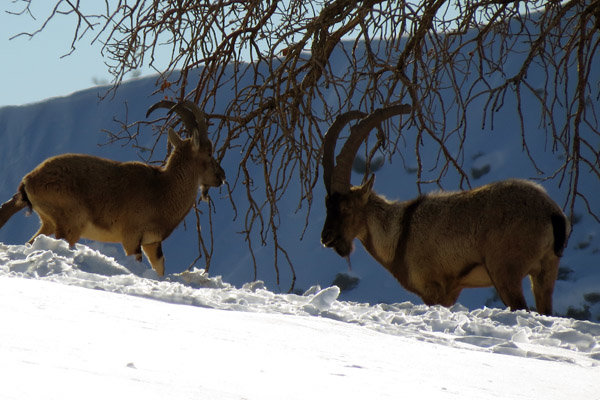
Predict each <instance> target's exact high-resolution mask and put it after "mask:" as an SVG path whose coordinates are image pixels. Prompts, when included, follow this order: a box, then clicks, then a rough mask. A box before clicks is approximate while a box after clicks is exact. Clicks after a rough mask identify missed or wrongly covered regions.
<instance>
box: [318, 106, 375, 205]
mask: <svg viewBox="0 0 600 400" xmlns="http://www.w3.org/2000/svg"><path fill="white" fill-rule="evenodd" d="M366 115H367V114H365V113H364V112H362V111H356V110H354V111H348V112H345V113H343V114H340V115H338V116H337V118H336V119H335V121H334V122H333V124H331V126H330V127H329V129H328V130H327V133H325V136H324V137H323V159H322V162H323V181H324V183H325V189H326V190H327V194H331V192H332V187H331V186H332V184H333V181H332V177H333V171H334V170H335V162H334V156H335V144H336V142H337V139H338V136H339V135H340V131H341V130H342V128H343V127H344V126H346V124H347V123H348V122H350V121H351V120H353V119H359V118H364V117H365V116H366ZM348 185H349V183H348ZM335 186H336V187H335V188H334V189H335V190H334V191H344V190H345V189H346V188H345V187H338V185H337V184H336V185H335ZM347 189H350V186H348V188H347Z"/></svg>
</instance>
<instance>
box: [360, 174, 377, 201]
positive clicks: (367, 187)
mask: <svg viewBox="0 0 600 400" xmlns="http://www.w3.org/2000/svg"><path fill="white" fill-rule="evenodd" d="M374 183H375V174H371V176H370V177H369V179H368V180H367V181H366V182H365V183H363V184H362V185H361V186H360V195H361V201H362V203H363V204H366V203H367V201H368V200H369V195H370V194H371V191H373V184H374Z"/></svg>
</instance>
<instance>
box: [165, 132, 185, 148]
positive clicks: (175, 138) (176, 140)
mask: <svg viewBox="0 0 600 400" xmlns="http://www.w3.org/2000/svg"><path fill="white" fill-rule="evenodd" d="M167 138H168V139H169V142H170V143H171V144H172V145H173V146H175V147H178V146H180V145H181V143H183V140H181V138H180V137H179V135H178V134H176V133H175V131H174V130H173V128H169V133H168V135H167Z"/></svg>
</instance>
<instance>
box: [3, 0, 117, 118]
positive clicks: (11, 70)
mask: <svg viewBox="0 0 600 400" xmlns="http://www.w3.org/2000/svg"><path fill="white" fill-rule="evenodd" d="M50 3H52V4H50ZM102 3H103V2H102ZM54 4H55V2H53V1H52V2H46V1H34V2H32V8H33V10H32V11H33V12H34V14H35V17H36V18H37V20H33V19H32V18H31V16H29V15H10V14H8V13H7V11H9V10H10V11H20V10H21V9H22V7H23V6H22V5H21V4H19V3H16V4H13V3H12V2H8V1H6V2H3V6H2V7H1V8H0V43H1V44H0V51H1V54H2V61H1V62H0V76H2V90H0V107H2V106H6V105H22V104H27V103H33V102H38V101H41V100H44V99H47V98H50V97H56V96H66V95H69V94H71V93H73V92H75V91H78V90H82V89H86V88H89V87H91V86H94V81H110V78H111V77H110V74H109V73H108V69H107V67H106V66H105V65H104V61H103V59H102V56H101V55H100V45H99V44H95V45H91V44H90V40H91V36H89V39H85V38H84V39H83V40H82V41H80V42H77V43H76V48H77V50H76V51H75V52H74V53H73V54H71V55H69V56H67V57H64V58H61V56H63V55H64V54H66V53H68V52H69V51H70V47H71V40H72V37H73V29H74V27H75V24H74V22H75V21H74V18H73V17H71V16H58V17H57V18H56V19H55V20H53V21H51V23H50V24H49V25H48V26H47V27H46V29H45V30H44V31H43V32H41V33H40V34H38V35H37V36H35V37H33V38H31V39H29V38H28V37H26V36H21V37H17V38H14V39H12V40H10V38H11V37H12V36H14V35H16V34H18V33H21V32H32V31H35V30H36V29H37V28H38V27H39V26H41V24H42V23H43V22H44V20H45V19H46V17H47V15H48V13H49V8H48V6H49V5H54Z"/></svg>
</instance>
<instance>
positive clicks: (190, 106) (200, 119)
mask: <svg viewBox="0 0 600 400" xmlns="http://www.w3.org/2000/svg"><path fill="white" fill-rule="evenodd" d="M180 109H181V110H186V111H188V112H191V113H192V116H193V118H194V125H195V127H196V130H193V131H190V132H191V133H192V139H193V140H194V141H195V142H196V144H197V145H199V146H200V147H207V146H209V147H211V148H212V142H211V141H210V139H209V138H208V126H207V124H206V114H204V111H202V110H201V109H200V107H198V105H197V104H196V103H194V102H193V101H190V100H184V101H182V102H181V103H178V104H176V105H175V106H174V107H173V111H175V112H177V113H178V114H180V115H181V113H180V112H179V110H180Z"/></svg>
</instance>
